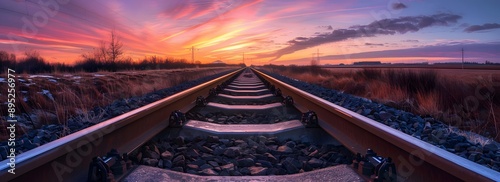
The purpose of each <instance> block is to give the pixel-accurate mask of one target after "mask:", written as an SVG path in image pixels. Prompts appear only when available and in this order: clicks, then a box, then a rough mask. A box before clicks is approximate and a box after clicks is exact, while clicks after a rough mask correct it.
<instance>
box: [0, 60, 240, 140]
mask: <svg viewBox="0 0 500 182" xmlns="http://www.w3.org/2000/svg"><path fill="white" fill-rule="evenodd" d="M230 69H233V68H226V67H224V68H199V69H195V68H192V69H174V70H146V71H125V72H97V73H84V72H81V73H53V74H44V75H29V74H20V75H16V76H17V78H16V79H17V82H16V109H17V110H18V112H17V114H18V115H19V114H26V115H30V116H31V118H32V121H31V123H29V124H25V125H23V126H19V125H21V124H19V125H17V126H19V128H18V130H17V132H18V134H22V133H24V130H29V129H32V128H39V127H41V126H42V125H45V124H52V123H59V124H65V122H66V121H67V120H68V118H70V117H72V116H73V115H75V114H82V113H87V112H88V111H90V110H92V109H93V108H94V107H101V106H106V105H109V104H110V103H112V102H113V101H114V100H116V99H120V98H129V97H133V96H140V95H144V94H147V93H149V92H153V91H156V90H159V89H163V88H168V87H172V86H175V85H178V84H180V83H182V82H185V81H190V80H196V79H198V78H202V77H205V76H209V75H213V74H216V73H220V72H223V71H227V70H230ZM0 89H1V90H5V91H6V90H7V83H6V80H3V81H0ZM4 93H5V92H2V93H1V94H0V100H2V101H7V95H6V94H4ZM0 114H1V116H7V105H6V104H5V103H0ZM0 120H3V117H0ZM1 123H2V124H5V123H6V122H4V121H2V122H1ZM0 128H2V129H0V140H2V141H3V140H4V139H5V138H6V137H7V132H6V131H5V128H6V127H3V126H2V127H0ZM17 136H20V135H17Z"/></svg>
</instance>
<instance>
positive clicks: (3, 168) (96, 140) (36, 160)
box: [0, 68, 244, 181]
mask: <svg viewBox="0 0 500 182" xmlns="http://www.w3.org/2000/svg"><path fill="white" fill-rule="evenodd" d="M243 69H244V68H241V69H238V70H236V71H233V72H231V73H228V74H226V75H223V76H221V77H219V78H217V79H213V80H210V81H208V82H205V83H202V84H200V85H197V86H195V87H193V88H190V89H187V90H184V91H181V92H179V93H176V94H173V95H171V96H168V97H166V98H163V99H161V100H158V101H155V102H153V103H150V104H147V105H145V106H142V107H140V108H137V109H134V110H132V111H130V112H127V113H124V114H122V115H119V116H116V117H114V118H111V119H108V120H106V121H103V122H101V123H98V124H95V125H93V126H90V127H88V128H85V129H82V130H80V131H77V132H75V133H72V134H70V135H67V136H65V137H62V138H59V139H57V140H54V141H51V142H49V143H47V144H44V145H42V146H39V147H37V148H35V149H33V150H29V151H26V152H24V153H21V154H19V155H17V156H16V157H15V174H11V173H9V172H8V169H9V168H10V167H9V165H8V163H9V160H8V159H7V160H3V161H0V178H1V179H2V180H6V181H9V180H12V179H15V178H18V177H20V176H22V175H24V174H25V173H28V172H29V171H31V170H34V169H36V168H39V167H41V166H42V165H46V164H48V163H50V162H51V161H55V160H56V159H58V158H60V157H62V156H65V155H67V154H68V153H70V152H72V151H76V150H77V149H79V148H81V147H84V146H86V145H87V146H89V145H90V144H93V145H97V144H100V145H102V144H101V140H102V138H104V137H107V135H109V134H111V133H113V132H115V131H117V130H120V129H122V128H124V127H125V126H127V125H129V124H132V123H134V122H135V124H137V123H138V122H136V121H139V120H144V118H146V117H148V116H149V115H150V114H152V113H155V112H157V111H158V110H160V109H163V108H165V107H167V106H170V105H177V104H178V102H179V101H180V100H184V99H185V98H186V97H193V98H195V97H197V96H198V95H199V94H202V95H207V94H208V89H210V88H213V86H214V85H217V84H218V83H221V82H223V81H224V80H226V79H228V78H230V77H232V76H234V75H235V74H237V73H239V72H241V71H242V70H243ZM201 91H203V93H201ZM194 101H195V99H191V100H190V101H189V102H194ZM169 110H172V109H169ZM165 114H167V117H168V114H170V112H165V113H163V114H161V116H164V115H165ZM154 126H155V127H152V128H151V129H150V130H149V131H152V132H151V133H147V134H146V135H145V136H146V137H148V138H150V137H152V136H154V135H155V134H156V133H158V132H160V131H161V130H163V129H164V128H166V127H168V118H166V119H165V118H164V119H163V120H161V121H157V122H156V121H155V122H154ZM130 130H131V129H129V131H130ZM132 131H133V128H132ZM114 139H116V137H115V138H114ZM145 141H146V140H144V141H133V142H135V143H133V144H132V142H131V144H129V145H128V146H125V147H123V148H125V149H126V150H127V152H128V151H129V150H130V151H131V150H133V149H135V147H137V146H140V145H141V144H142V143H144V142H145ZM90 150H98V149H96V148H91V149H90ZM103 151H106V152H109V149H106V150H103ZM91 152H92V153H96V152H95V151H91ZM97 153H100V154H99V155H104V154H105V153H102V151H99V152H97ZM91 157H94V156H90V154H89V156H80V158H81V160H88V159H91ZM89 161H90V160H89ZM52 164H54V163H53V162H52ZM80 164H81V163H80ZM53 167H54V166H53ZM70 167H71V166H70ZM79 167H82V166H79ZM83 167H84V168H87V167H88V165H87V166H83ZM55 173H57V171H55Z"/></svg>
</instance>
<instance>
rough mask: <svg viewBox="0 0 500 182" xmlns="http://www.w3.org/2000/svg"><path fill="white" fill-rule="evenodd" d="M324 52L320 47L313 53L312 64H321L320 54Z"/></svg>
mask: <svg viewBox="0 0 500 182" xmlns="http://www.w3.org/2000/svg"><path fill="white" fill-rule="evenodd" d="M322 54H323V53H320V52H319V48H318V50H317V52H316V53H312V60H311V65H319V55H322ZM314 55H316V60H314Z"/></svg>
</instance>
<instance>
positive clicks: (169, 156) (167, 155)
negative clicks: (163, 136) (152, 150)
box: [161, 150, 174, 160]
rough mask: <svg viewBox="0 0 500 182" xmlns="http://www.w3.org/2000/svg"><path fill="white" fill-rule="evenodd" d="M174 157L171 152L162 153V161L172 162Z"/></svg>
mask: <svg viewBox="0 0 500 182" xmlns="http://www.w3.org/2000/svg"><path fill="white" fill-rule="evenodd" d="M173 157H174V155H173V154H172V153H171V152H169V151H168V150H167V151H165V152H163V153H161V159H163V160H172V158H173Z"/></svg>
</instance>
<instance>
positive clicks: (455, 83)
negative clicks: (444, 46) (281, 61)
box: [265, 66, 500, 141]
mask: <svg viewBox="0 0 500 182" xmlns="http://www.w3.org/2000/svg"><path fill="white" fill-rule="evenodd" d="M265 69H267V70H268V71H271V72H275V73H279V74H282V75H285V76H288V77H291V78H295V79H298V80H301V81H305V82H308V83H312V84H317V85H321V86H323V87H326V88H332V89H336V90H339V91H342V92H344V93H348V94H353V95H357V96H360V97H365V98H369V99H371V100H374V101H377V102H379V103H383V104H386V105H389V106H392V107H395V108H399V109H403V110H406V111H409V112H413V113H415V114H419V115H423V116H426V115H429V116H432V117H434V118H437V119H440V120H442V121H444V122H445V123H447V124H449V125H451V126H457V127H459V128H462V129H466V130H471V131H474V132H476V133H479V134H482V135H483V136H486V137H490V138H494V139H495V140H496V141H500V70H477V69H465V70H462V69H423V68H319V67H297V66H295V67H294V66H291V67H280V66H270V67H267V68H265Z"/></svg>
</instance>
